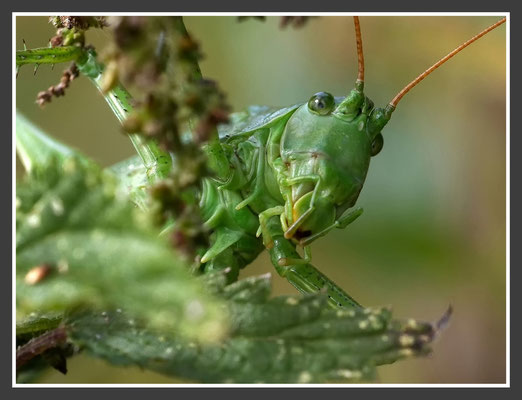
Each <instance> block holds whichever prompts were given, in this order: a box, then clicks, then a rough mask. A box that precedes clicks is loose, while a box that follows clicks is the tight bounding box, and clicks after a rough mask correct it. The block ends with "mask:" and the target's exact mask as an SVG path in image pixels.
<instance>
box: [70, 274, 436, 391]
mask: <svg viewBox="0 0 522 400" xmlns="http://www.w3.org/2000/svg"><path fill="white" fill-rule="evenodd" d="M205 279H207V278H205ZM224 282H225V280H224V279H222V280H220V279H215V277H213V278H211V279H210V286H211V288H212V291H213V292H214V293H220V295H221V296H223V297H225V298H228V301H227V304H228V310H229V313H230V320H231V326H232V327H231V337H230V338H229V339H227V340H226V341H225V342H224V343H222V344H219V345H217V344H198V343H194V342H190V341H187V340H183V339H181V338H179V337H176V336H174V335H172V334H170V333H168V332H165V331H161V330H151V329H147V328H145V327H143V326H142V325H139V324H136V322H135V321H131V322H130V321H129V317H128V316H127V315H125V312H120V313H111V314H109V315H105V316H104V317H103V316H101V315H98V314H83V315H74V316H71V318H70V319H69V321H68V323H67V331H68V334H69V338H70V340H71V341H72V342H73V343H74V344H75V345H77V346H79V347H80V348H83V349H85V350H86V351H87V352H88V353H90V354H91V355H93V356H96V357H100V358H103V359H105V360H107V361H109V362H111V363H113V364H117V365H139V366H140V367H142V368H147V369H151V370H154V371H157V372H160V373H163V374H166V375H170V376H176V377H183V378H185V379H189V380H194V381H200V382H247V383H253V382H282V383H289V382H301V383H309V382H357V381H367V380H371V379H373V378H374V376H375V373H376V366H378V365H381V364H387V363H391V362H395V361H397V360H399V359H402V358H407V357H413V356H418V355H424V354H427V353H429V351H430V349H429V347H428V346H429V344H430V342H431V341H432V339H433V338H434V336H435V328H434V327H433V326H432V325H431V324H428V323H421V322H417V321H413V320H408V321H404V322H403V321H398V320H392V318H391V312H390V311H389V310H387V309H374V310H369V309H368V310H360V311H358V310H334V309H332V308H330V307H329V306H328V305H327V297H326V295H324V294H317V295H310V296H304V297H302V296H283V297H277V298H273V299H268V294H269V291H267V288H269V287H270V282H269V277H268V276H266V275H265V276H261V277H254V278H247V279H244V280H241V281H239V282H236V283H234V284H232V285H229V286H226V287H225V286H224ZM248 293H250V294H253V295H252V296H251V297H250V298H249V296H248V295H246V294H248Z"/></svg>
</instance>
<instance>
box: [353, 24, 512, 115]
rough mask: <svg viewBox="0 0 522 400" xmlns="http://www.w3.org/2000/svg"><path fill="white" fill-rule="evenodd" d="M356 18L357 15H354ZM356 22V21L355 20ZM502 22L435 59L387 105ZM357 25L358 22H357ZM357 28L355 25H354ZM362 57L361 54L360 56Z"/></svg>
mask: <svg viewBox="0 0 522 400" xmlns="http://www.w3.org/2000/svg"><path fill="white" fill-rule="evenodd" d="M354 18H357V17H354ZM357 22H358V21H357ZM504 22H506V18H505V17H504V18H502V19H501V20H500V21H498V22H496V23H494V24H493V25H491V26H490V27H489V28H486V29H484V30H483V31H482V32H480V33H479V34H478V35H475V36H473V37H472V38H471V39H469V40H468V41H467V42H465V43H463V44H461V45H460V46H459V47H457V48H456V49H455V50H453V51H452V52H451V53H449V54H448V55H447V56H446V57H444V58H441V59H440V60H439V61H437V62H436V63H435V64H433V65H432V66H431V67H430V68H428V69H427V70H426V71H424V72H423V73H422V74H420V75H419V76H418V77H416V78H415V79H414V80H413V81H411V82H410V83H409V84H408V85H407V86H406V87H405V88H404V89H402V90H401V91H400V92H399V93H398V94H397V96H395V97H394V98H393V100H392V101H390V104H389V106H391V107H392V108H395V107H396V106H397V104H398V103H399V101H400V100H401V99H402V98H403V96H404V95H405V94H406V93H408V92H409V91H410V90H411V89H412V88H413V87H414V86H416V85H417V84H418V83H419V82H420V81H422V80H423V79H424V78H426V77H427V76H428V75H429V74H431V73H432V72H433V71H435V70H436V69H437V68H439V67H440V66H441V65H442V64H444V63H445V62H446V61H448V60H449V59H450V58H451V57H453V56H454V55H455V54H457V53H458V52H460V51H461V50H463V49H464V48H465V47H468V46H469V45H470V44H471V43H473V42H474V41H475V40H477V39H480V38H481V37H482V36H484V35H485V34H486V33H488V32H489V31H492V30H493V29H495V28H496V27H497V26H499V25H502V24H503V23H504ZM357 25H358V23H357ZM356 30H357V27H356ZM358 43H359V42H357V48H358V47H359V44H358ZM361 57H362V56H361ZM359 74H360V59H359Z"/></svg>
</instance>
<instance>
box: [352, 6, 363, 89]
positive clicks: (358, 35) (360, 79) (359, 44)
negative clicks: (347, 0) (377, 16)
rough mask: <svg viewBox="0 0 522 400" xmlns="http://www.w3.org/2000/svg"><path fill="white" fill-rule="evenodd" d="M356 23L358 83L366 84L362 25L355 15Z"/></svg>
mask: <svg viewBox="0 0 522 400" xmlns="http://www.w3.org/2000/svg"><path fill="white" fill-rule="evenodd" d="M353 23H354V25H355V39H356V41H357V60H358V63H359V73H358V74H357V84H364V55H363V48H362V36H361V26H360V25H359V17H356V16H354V17H353Z"/></svg>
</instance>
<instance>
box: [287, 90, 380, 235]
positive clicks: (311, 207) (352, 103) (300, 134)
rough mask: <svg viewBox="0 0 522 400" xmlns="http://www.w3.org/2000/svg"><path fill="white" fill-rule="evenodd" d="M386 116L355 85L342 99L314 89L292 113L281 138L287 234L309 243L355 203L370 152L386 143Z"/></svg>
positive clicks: (375, 150) (332, 224)
mask: <svg viewBox="0 0 522 400" xmlns="http://www.w3.org/2000/svg"><path fill="white" fill-rule="evenodd" d="M386 116H387V114H386V113H385V112H384V111H382V110H381V109H375V108H374V105H373V102H372V101H371V100H370V99H369V98H368V97H366V96H365V95H364V93H363V92H362V90H359V89H357V88H356V89H354V90H352V92H351V93H350V95H349V96H348V97H346V98H344V99H343V98H334V97H333V96H332V95H331V94H329V93H326V92H319V93H316V94H315V95H313V96H312V97H311V98H310V100H309V101H308V103H307V104H304V105H303V106H301V107H300V108H299V109H298V110H297V111H296V112H295V113H294V114H293V115H292V116H291V117H290V119H289V120H288V122H287V124H286V127H285V130H284V132H283V136H282V138H281V142H280V154H281V160H282V161H283V163H284V164H285V165H286V167H287V168H286V174H285V175H286V180H285V182H286V183H285V187H286V188H287V190H288V191H287V196H286V198H287V204H286V208H287V210H288V211H287V214H286V217H287V221H286V222H287V225H288V229H287V231H286V234H285V236H286V237H287V238H290V237H293V238H295V239H296V240H298V241H299V242H300V243H302V244H308V243H310V242H312V241H313V240H315V239H316V238H318V237H320V236H322V234H325V233H326V232H327V231H328V230H330V229H331V228H332V227H335V223H336V221H339V219H340V218H341V216H342V214H343V213H344V211H346V210H347V209H348V208H350V207H352V206H353V205H354V204H355V202H356V200H357V197H358V196H359V193H360V191H361V189H362V187H363V184H364V180H365V178H366V173H367V172H368V167H369V164H370V158H371V157H372V156H375V155H377V154H378V153H379V151H380V150H381V149H382V144H383V139H382V135H381V133H380V131H381V129H382V127H383V126H384V124H385V122H387V120H386V118H385V117H386ZM388 120H389V116H388ZM383 121H385V122H384V123H383ZM290 210H291V212H290Z"/></svg>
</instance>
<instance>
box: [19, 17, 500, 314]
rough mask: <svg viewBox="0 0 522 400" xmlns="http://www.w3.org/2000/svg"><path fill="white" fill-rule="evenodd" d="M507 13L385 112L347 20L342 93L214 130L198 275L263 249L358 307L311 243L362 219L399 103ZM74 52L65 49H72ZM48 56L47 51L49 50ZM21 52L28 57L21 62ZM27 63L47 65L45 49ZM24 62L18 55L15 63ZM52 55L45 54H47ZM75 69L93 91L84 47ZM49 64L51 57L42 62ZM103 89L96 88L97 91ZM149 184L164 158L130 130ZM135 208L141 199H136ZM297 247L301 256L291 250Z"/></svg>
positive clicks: (121, 111)
mask: <svg viewBox="0 0 522 400" xmlns="http://www.w3.org/2000/svg"><path fill="white" fill-rule="evenodd" d="M505 20H506V19H505V18H504V19H502V20H500V21H498V22H497V23H496V24H494V25H492V26H490V27H489V28H487V29H485V30H484V31H482V32H481V33H480V34H478V35H476V36H474V37H473V38H472V39H470V40H468V41H467V42H465V43H464V44H463V45H461V46H459V47H458V48H457V49H455V50H454V51H452V52H451V53H449V54H448V55H447V56H446V57H444V58H443V59H441V60H440V61H439V62H437V63H436V64H434V65H433V66H432V67H430V68H429V69H428V70H427V71H425V72H424V73H423V74H421V75H420V76H419V77H417V78H416V79H415V80H414V81H412V82H411V83H410V84H409V85H408V86H406V87H405V88H404V89H403V90H402V91H401V92H399V94H397V96H396V97H395V98H394V99H393V100H392V101H391V102H390V103H389V104H388V105H387V106H386V107H384V108H374V105H373V102H372V101H371V100H370V99H369V98H368V97H366V96H365V94H364V91H363V88H364V83H363V82H364V60H363V55H362V40H361V34H360V28H359V20H358V18H357V17H354V22H355V29H356V36H357V49H358V58H359V75H358V79H357V81H356V85H355V88H354V89H353V90H352V91H351V93H350V94H349V95H348V96H347V97H345V98H341V97H339V98H334V97H333V96H332V95H331V94H328V93H325V92H320V93H317V94H315V95H313V96H312V97H311V98H310V100H309V101H308V102H307V103H305V104H300V105H295V106H291V107H287V108H283V109H279V110H277V109H271V108H269V107H251V108H250V109H249V111H248V112H247V113H235V114H232V116H231V118H230V123H229V124H228V125H222V126H220V127H219V140H216V139H213V140H211V141H210V142H209V143H208V144H207V145H206V146H205V147H204V151H205V152H206V154H207V157H208V165H209V167H210V169H211V170H212V171H213V175H212V177H208V178H205V179H203V180H202V184H201V190H200V196H199V205H200V209H201V215H202V217H203V218H204V221H205V224H206V225H207V227H208V228H209V229H210V230H211V232H212V233H211V246H210V248H209V249H207V250H206V251H204V252H202V253H201V259H200V261H201V266H200V270H201V271H202V272H209V271H213V270H227V271H228V277H229V279H230V281H233V280H235V279H237V276H238V274H239V271H240V269H242V268H244V267H245V266H247V265H248V264H250V263H251V262H252V261H253V260H254V259H255V258H256V257H257V256H258V255H259V253H260V252H262V251H263V250H264V249H265V248H266V249H267V250H268V251H269V253H270V258H271V261H272V264H273V265H274V267H275V269H276V271H277V272H278V274H279V275H280V276H282V277H284V278H286V279H287V280H288V281H289V282H290V283H291V284H292V285H293V286H295V287H296V288H297V289H298V290H299V291H301V292H304V293H311V292H317V291H320V290H325V291H326V292H327V294H328V296H329V298H330V303H331V304H332V305H333V306H341V307H360V305H359V304H358V303H357V302H356V301H355V300H354V299H353V298H352V297H350V296H349V295H348V294H347V293H345V292H344V291H343V290H342V289H341V288H339V287H338V286H337V285H336V284H335V283H334V282H332V281H331V280H330V279H328V278H327V277H326V276H325V275H324V274H322V273H321V272H320V271H319V270H317V269H316V268H315V267H314V266H313V265H312V264H310V258H311V252H310V244H311V243H312V242H313V241H314V240H316V239H318V238H319V237H321V236H323V235H326V234H327V233H328V232H329V231H330V230H332V229H334V228H340V229H342V228H345V227H346V226H348V225H349V224H350V223H351V222H353V221H354V220H355V219H356V218H357V217H358V216H360V215H361V213H362V209H360V208H354V206H355V203H356V200H357V198H358V196H359V193H360V191H361V189H362V187H363V184H364V181H365V178H366V174H367V171H368V168H369V164H370V159H371V157H372V156H375V155H377V154H378V153H379V151H380V150H381V149H382V146H383V136H382V134H381V131H382V129H383V128H384V126H385V125H386V124H387V123H388V121H389V120H390V118H391V115H392V112H393V111H394V110H395V107H396V105H397V103H398V102H399V101H400V99H401V98H402V97H403V96H404V95H405V94H406V93H407V92H408V91H409V90H410V89H411V88H412V87H414V86H415V85H416V84H418V83H419V82H420V81H421V80H422V79H424V78H425V77H426V76H427V75H428V74H429V73H431V72H432V71H433V70H434V69H436V68H437V67H438V66H440V65H441V64H443V63H444V62H445V61H447V60H448V59H449V58H451V57H452V56H453V55H455V54H457V53H458V52H459V51H461V50H462V49H463V48H464V47H466V46H468V45H469V44H471V43H472V42H473V41H475V40H477V39H478V38H480V37H481V36H483V35H484V34H486V33H487V32H489V31H491V30H492V29H494V28H496V27H497V26H499V25H500V24H502V23H503V22H505ZM75 51H76V50H74V51H73V49H69V50H68V51H65V50H63V52H64V53H67V54H75V53H74V52H75ZM50 54H51V55H50ZM22 56H24V57H26V58H24V59H23V60H22ZM30 56H31V57H30V58H31V59H38V60H39V61H40V63H44V62H47V59H48V58H49V57H51V58H52V53H49V49H40V53H39V49H35V50H34V51H32V52H31V53H30ZM27 58H29V55H27V54H26V53H25V52H19V53H17V64H18V61H19V60H20V65H22V61H23V63H25V60H26V59H27ZM51 58H50V59H51ZM76 61H77V64H78V67H79V69H80V71H81V72H82V73H83V74H84V75H87V76H88V77H89V78H91V80H92V81H93V82H94V83H95V85H96V86H97V87H98V88H99V89H100V90H101V80H102V67H101V66H100V64H98V63H97V62H96V60H95V57H94V56H93V54H92V53H87V54H85V53H82V56H81V57H78V58H77V59H76ZM49 62H52V61H49ZM102 92H103V91H102ZM103 94H104V97H105V99H106V100H107V102H108V103H109V105H110V107H111V108H112V109H113V111H114V112H115V114H116V116H117V117H118V118H119V119H120V120H121V121H123V120H125V118H126V116H127V113H128V112H130V111H131V110H132V105H131V101H130V96H129V94H128V93H127V92H126V91H125V89H123V88H122V87H121V86H119V85H116V87H114V88H113V89H111V90H109V91H108V92H103ZM131 140H132V142H133V144H134V146H135V147H136V149H137V151H138V154H139V156H140V157H141V160H142V162H143V167H144V169H145V174H146V177H147V179H148V180H149V181H153V180H155V179H157V178H162V177H165V176H167V175H168V173H169V171H170V169H171V166H172V160H171V158H170V156H169V155H168V154H165V153H163V152H161V151H160V150H159V148H158V147H157V145H156V144H154V143H148V142H147V143H145V142H144V140H143V139H142V138H141V137H140V136H138V135H131ZM138 200H139V201H137V204H139V205H142V206H143V205H144V204H145V203H146V200H145V199H144V197H143V196H142V197H141V198H140V199H138ZM297 246H302V247H303V251H304V257H301V256H300V254H299V253H298V252H297V250H296V247H297Z"/></svg>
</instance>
